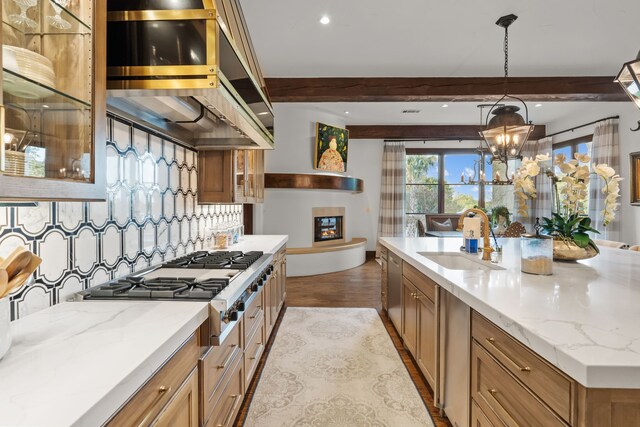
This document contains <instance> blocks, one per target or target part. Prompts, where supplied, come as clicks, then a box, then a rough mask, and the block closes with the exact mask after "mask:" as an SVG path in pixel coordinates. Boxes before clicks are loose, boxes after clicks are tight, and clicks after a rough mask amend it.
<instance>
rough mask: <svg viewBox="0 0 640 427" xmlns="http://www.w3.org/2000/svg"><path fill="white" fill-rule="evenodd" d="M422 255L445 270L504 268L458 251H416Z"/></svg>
mask: <svg viewBox="0 0 640 427" xmlns="http://www.w3.org/2000/svg"><path fill="white" fill-rule="evenodd" d="M418 253H419V254H420V255H422V256H423V257H425V258H427V259H428V260H430V261H433V262H435V263H436V264H438V265H440V266H442V267H444V268H446V269H447V270H505V269H504V268H502V267H500V266H499V265H495V264H491V263H489V262H488V261H482V260H480V259H478V258H477V257H476V256H475V255H467V254H462V253H459V252H418Z"/></svg>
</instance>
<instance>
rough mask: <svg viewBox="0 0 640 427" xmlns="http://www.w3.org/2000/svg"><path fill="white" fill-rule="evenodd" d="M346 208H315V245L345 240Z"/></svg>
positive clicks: (331, 243)
mask: <svg viewBox="0 0 640 427" xmlns="http://www.w3.org/2000/svg"><path fill="white" fill-rule="evenodd" d="M344 223H345V215H344V208H313V246H323V245H333V244H336V243H344V241H345V227H344Z"/></svg>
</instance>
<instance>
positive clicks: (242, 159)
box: [198, 150, 264, 204]
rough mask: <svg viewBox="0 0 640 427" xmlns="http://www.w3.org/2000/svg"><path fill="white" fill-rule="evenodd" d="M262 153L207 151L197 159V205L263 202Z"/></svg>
mask: <svg viewBox="0 0 640 427" xmlns="http://www.w3.org/2000/svg"><path fill="white" fill-rule="evenodd" d="M263 200H264V151H263V150H210V151H201V152H200V154H199V156H198V203H201V204H208V203H262V201H263Z"/></svg>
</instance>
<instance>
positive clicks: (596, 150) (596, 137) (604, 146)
mask: <svg viewBox="0 0 640 427" xmlns="http://www.w3.org/2000/svg"><path fill="white" fill-rule="evenodd" d="M591 162H592V163H595V164H601V163H606V164H608V165H609V166H610V167H612V168H613V169H615V171H616V172H617V173H619V172H620V140H619V136H618V120H617V119H610V120H606V121H604V122H601V123H599V124H598V125H596V127H595V129H594V131H593V141H592V143H591ZM602 186H603V181H602V180H601V179H600V178H599V177H596V176H592V178H591V185H590V188H589V196H590V199H589V216H590V217H591V220H592V221H593V223H592V224H591V226H592V227H593V228H595V229H596V230H598V231H599V232H600V234H598V235H596V236H595V238H597V239H605V240H616V241H617V240H619V238H620V220H619V215H620V212H619V211H618V212H617V215H616V219H615V220H613V221H612V222H610V223H609V224H608V225H607V226H606V227H605V226H604V225H603V220H602V211H603V210H604V206H605V199H606V195H605V194H604V193H603V192H602Z"/></svg>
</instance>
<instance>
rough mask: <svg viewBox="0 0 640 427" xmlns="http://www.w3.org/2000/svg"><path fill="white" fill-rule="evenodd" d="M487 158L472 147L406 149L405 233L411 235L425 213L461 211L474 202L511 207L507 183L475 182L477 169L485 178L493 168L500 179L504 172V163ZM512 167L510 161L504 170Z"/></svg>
mask: <svg viewBox="0 0 640 427" xmlns="http://www.w3.org/2000/svg"><path fill="white" fill-rule="evenodd" d="M489 159H490V157H489V156H487V155H484V154H480V153H478V152H473V151H459V150H444V151H433V150H411V151H408V152H407V156H406V189H405V215H406V217H405V219H406V226H407V235H415V233H416V231H415V229H416V222H417V221H418V220H421V221H422V222H423V224H425V222H426V221H425V215H426V214H435V213H452V214H454V213H461V212H463V211H464V210H466V209H469V208H472V207H474V206H480V207H483V208H485V209H487V210H489V211H490V210H491V208H492V207H493V206H498V205H502V206H507V208H508V209H509V210H510V211H513V188H512V187H511V186H503V185H495V186H494V185H492V184H490V183H488V184H484V183H481V182H479V181H480V173H481V172H482V173H483V174H484V176H486V179H487V181H491V180H492V179H493V178H494V176H495V175H494V174H495V173H496V172H498V173H500V174H501V176H502V177H503V179H504V177H505V176H506V174H507V171H506V168H505V167H504V165H502V164H500V165H492V164H491V162H490V161H489ZM514 170H515V169H514V165H510V166H509V172H508V173H509V174H510V173H511V172H513V171H514ZM470 180H471V183H470V182H469V181H470ZM494 187H495V188H494Z"/></svg>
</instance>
